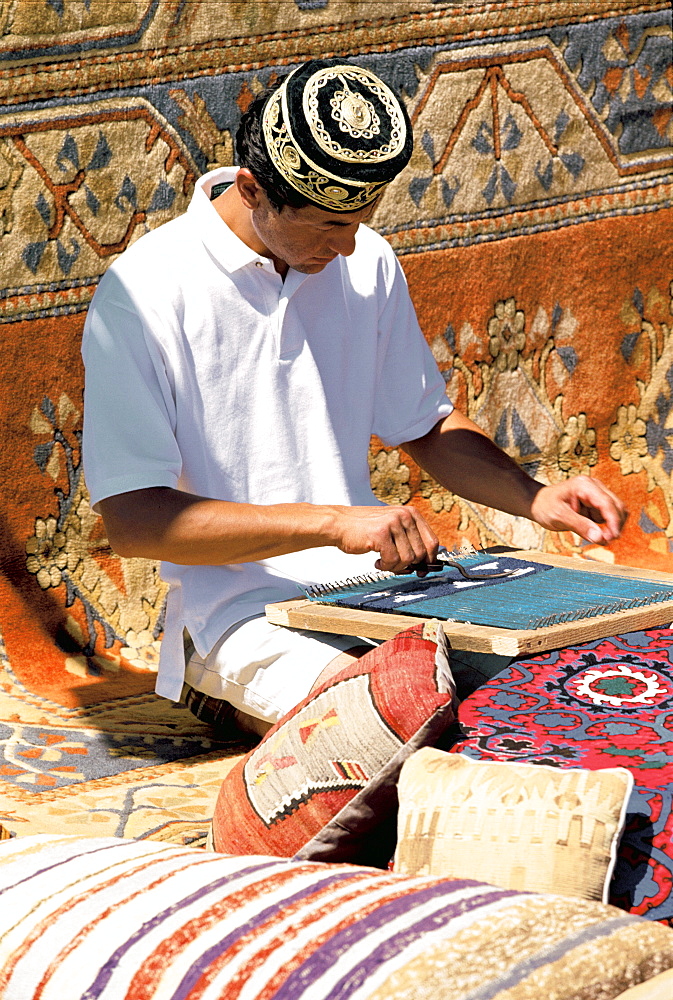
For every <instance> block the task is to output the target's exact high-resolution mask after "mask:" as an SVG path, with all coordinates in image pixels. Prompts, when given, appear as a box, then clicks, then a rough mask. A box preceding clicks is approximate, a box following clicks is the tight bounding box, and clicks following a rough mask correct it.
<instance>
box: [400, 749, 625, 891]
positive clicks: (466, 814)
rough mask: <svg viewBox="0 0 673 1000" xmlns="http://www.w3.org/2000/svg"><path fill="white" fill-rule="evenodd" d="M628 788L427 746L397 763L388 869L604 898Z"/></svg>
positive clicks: (602, 775) (605, 779)
mask: <svg viewBox="0 0 673 1000" xmlns="http://www.w3.org/2000/svg"><path fill="white" fill-rule="evenodd" d="M632 788H633V778H632V776H631V774H630V773H629V772H628V771H627V770H625V769H624V768H622V767H616V768H609V769H605V770H602V771H589V770H586V769H585V768H577V769H574V770H571V771H561V770H559V769H558V768H556V767H544V766H541V765H534V764H513V763H507V762H503V761H497V762H490V761H475V760H470V759H469V758H468V757H464V756H462V755H461V754H457V753H456V754H450V753H442V752H441V751H440V750H434V749H433V748H432V747H426V748H425V749H423V750H419V751H418V752H417V753H415V754H414V755H413V756H412V757H411V758H410V759H409V760H408V761H407V762H406V763H405V764H404V766H403V768H402V772H401V774H400V780H399V782H398V794H399V799H400V809H399V819H398V831H399V837H398V842H397V850H396V852H395V871H399V872H402V873H403V874H405V875H419V874H420V875H449V876H452V877H454V878H455V877H456V876H461V875H463V874H465V872H469V873H470V875H471V876H473V877H474V878H478V879H481V880H482V881H484V882H491V883H492V884H493V885H499V886H502V887H503V888H505V889H524V890H529V891H533V892H554V893H558V894H559V895H562V896H580V897H583V898H584V899H599V900H601V901H602V902H604V903H606V902H607V900H608V885H609V882H610V876H611V874H612V869H613V867H614V864H615V859H616V856H617V842H618V839H619V835H620V833H621V831H622V828H623V826H624V821H625V815H626V803H627V801H628V797H629V794H630V792H631V789H632Z"/></svg>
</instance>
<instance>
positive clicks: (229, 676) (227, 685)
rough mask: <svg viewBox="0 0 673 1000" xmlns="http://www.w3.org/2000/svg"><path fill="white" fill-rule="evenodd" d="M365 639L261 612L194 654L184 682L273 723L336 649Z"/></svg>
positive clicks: (298, 697) (309, 684) (296, 700)
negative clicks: (291, 624) (274, 620)
mask: <svg viewBox="0 0 673 1000" xmlns="http://www.w3.org/2000/svg"><path fill="white" fill-rule="evenodd" d="M368 643H369V640H367V639H360V638H358V637H357V636H353V635H332V634H331V633H329V632H306V631H304V630H302V629H294V628H284V627H283V626H282V625H271V624H270V622H268V621H267V620H266V618H265V617H264V615H259V616H258V617H255V618H250V619H248V620H247V621H244V622H242V623H239V624H238V625H235V626H233V627H232V628H231V629H229V630H228V631H227V632H225V633H224V635H223V636H222V638H221V639H219V640H218V642H216V644H215V645H214V647H213V648H212V649H211V651H210V653H208V655H207V656H206V657H205V658H204V657H202V656H199V654H198V653H196V652H193V653H192V655H191V656H190V657H189V659H188V661H187V666H186V671H185V683H186V684H189V685H190V687H193V688H194V689H195V690H196V691H202V692H203V693H204V694H207V695H210V697H212V698H220V699H221V700H223V701H227V702H229V704H230V705H233V706H234V708H238V709H239V710H240V711H242V712H246V713H247V714H248V715H253V716H254V717H255V718H257V719H264V721H265V722H271V723H273V722H277V721H278V719H280V717H281V716H283V715H285V714H286V713H287V712H289V711H290V709H292V708H294V707H295V705H297V704H298V703H299V702H300V701H301V700H302V699H303V698H305V697H306V695H307V694H308V693H309V691H310V690H311V688H312V687H313V685H314V684H315V682H316V680H317V679H318V677H319V676H320V674H321V673H322V671H323V670H324V668H325V667H326V666H327V664H328V663H330V662H331V661H332V660H333V659H334V658H335V657H336V656H338V655H339V653H342V652H344V651H345V650H347V649H352V647H353V646H362V645H367V644H368ZM374 645H376V643H372V646H374Z"/></svg>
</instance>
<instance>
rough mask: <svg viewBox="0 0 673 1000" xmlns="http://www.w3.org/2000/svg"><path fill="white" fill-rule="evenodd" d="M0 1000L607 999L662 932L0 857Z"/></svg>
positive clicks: (447, 885) (572, 908)
mask: <svg viewBox="0 0 673 1000" xmlns="http://www.w3.org/2000/svg"><path fill="white" fill-rule="evenodd" d="M0 892H1V893H2V898H1V900H0V996H2V997H3V1000H326V998H335V1000H336V998H339V1000H418V998H419V997H420V996H422V997H423V998H424V1000H464V998H466V997H470V998H472V1000H478V998H479V1000H506V998H507V1000H512V998H513V997H514V996H516V997H524V996H525V997H552V996H553V997H554V998H556V1000H570V998H571V997H572V998H573V1000H580V998H587V1000H588V998H592V1000H595V998H597V997H600V1000H610V998H614V997H617V996H618V995H619V993H620V992H622V991H623V990H624V989H626V988H628V987H630V986H633V985H635V984H637V983H640V982H643V981H645V980H647V979H648V978H650V977H652V976H654V975H657V974H658V973H660V972H662V971H663V970H666V969H669V968H672V967H673V931H671V930H669V929H668V928H666V927H662V926H661V925H659V924H656V923H653V922H651V921H645V920H642V919H641V918H639V917H635V916H632V915H630V914H625V913H623V912H622V911H621V910H617V909H614V908H612V907H609V906H605V905H603V904H601V903H595V902H589V901H586V900H576V899H567V898H561V897H557V896H542V895H536V894H525V893H520V892H516V891H514V890H507V889H496V888H494V887H492V886H489V885H484V884H482V883H478V882H474V881H470V880H464V879H460V880H448V879H437V878H429V877H422V878H409V877H407V876H401V875H396V874H393V873H392V872H381V871H378V870H373V869H370V868H361V867H355V866H349V865H324V864H318V863H315V862H297V861H290V860H286V859H279V858H274V857H267V856H264V857H259V856H247V857H233V856H228V855H219V854H209V853H206V852H200V851H196V850H193V849H190V848H178V847H169V846H166V845H164V844H159V843H155V842H151V841H139V842H136V841H128V840H117V839H113V838H96V839H91V840H80V839H76V838H74V837H73V838H71V837H56V836H33V837H26V838H24V839H17V840H12V841H8V842H6V843H4V844H2V845H0Z"/></svg>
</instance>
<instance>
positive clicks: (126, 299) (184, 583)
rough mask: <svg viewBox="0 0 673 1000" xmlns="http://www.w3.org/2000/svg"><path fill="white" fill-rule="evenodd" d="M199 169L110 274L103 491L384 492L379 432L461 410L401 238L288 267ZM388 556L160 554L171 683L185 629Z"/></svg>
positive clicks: (103, 331)
mask: <svg viewBox="0 0 673 1000" xmlns="http://www.w3.org/2000/svg"><path fill="white" fill-rule="evenodd" d="M235 174H236V169H235V168H227V169H224V170H217V171H212V172H211V173H209V174H206V175H205V176H204V177H202V178H201V180H200V182H199V184H198V186H197V189H196V191H195V193H194V196H193V199H192V201H191V203H190V206H189V209H188V211H187V212H186V213H185V214H184V215H183V216H181V217H180V218H178V219H175V220H174V221H172V222H169V223H167V224H166V225H164V226H161V227H160V228H159V229H157V230H154V231H153V232H150V233H148V234H147V235H145V236H143V237H142V238H141V239H140V240H138V241H137V242H136V243H135V244H134V245H133V246H131V247H130V248H129V249H128V250H127V251H126V252H125V253H124V254H123V255H122V256H121V257H120V258H119V260H117V261H116V262H115V263H114V264H113V265H112V266H111V267H110V268H109V270H108V271H107V273H106V275H105V276H104V278H103V279H102V281H101V283H100V286H99V288H98V290H97V292H96V295H95V296H94V300H93V302H92V305H91V307H90V309H89V313H88V316H87V320H86V325H85V330H84V342H83V347H82V353H83V357H84V363H85V366H86V392H85V419H84V469H85V475H86V482H87V486H88V489H89V492H90V494H91V502H92V504H93V505H95V504H96V503H98V501H100V500H102V499H104V498H105V497H109V496H114V495H116V494H119V493H125V492H127V491H130V490H138V489H143V488H145V487H154V486H167V487H171V488H173V489H178V490H184V491H186V492H188V493H194V494H198V495H200V496H204V497H211V498H214V499H221V500H229V501H234V502H245V503H256V504H274V503H299V502H307V503H314V504H353V505H356V504H365V505H375V504H379V501H378V500H377V499H376V497H375V496H374V495H373V493H372V491H371V487H370V483H369V467H368V462H367V454H368V447H369V440H370V435H371V434H372V433H374V434H377V435H378V436H379V437H380V438H382V440H383V441H385V442H386V443H388V444H390V445H397V444H400V443H401V442H403V441H407V440H412V439H414V438H417V437H421V436H422V435H423V434H425V433H427V432H428V431H429V430H430V429H431V428H432V427H433V426H434V424H435V423H436V422H437V420H439V419H440V417H442V416H444V415H446V414H448V413H450V412H451V408H452V407H451V403H450V402H449V400H448V399H447V397H446V395H445V384H444V380H443V378H442V376H441V375H440V373H439V371H438V370H437V366H436V364H435V362H434V359H433V358H432V355H431V353H430V351H429V349H428V347H427V344H426V342H425V339H424V337H423V335H422V333H421V331H420V329H419V326H418V323H417V320H416V316H415V313H414V309H413V306H412V304H411V301H410V299H409V294H408V291H407V286H406V281H405V278H404V275H403V273H402V270H401V268H400V266H399V264H398V262H397V260H396V258H395V255H394V254H393V252H392V250H391V249H390V247H389V246H388V244H387V243H386V242H385V240H383V239H382V238H381V237H380V236H378V235H377V234H376V233H374V232H373V231H372V230H370V229H367V228H366V227H365V226H360V228H359V230H358V233H357V237H356V249H355V252H354V253H353V254H352V255H351V256H350V257H337V258H336V259H335V260H334V261H332V262H330V263H329V264H328V265H327V267H326V268H325V269H324V270H323V271H322V272H320V273H319V274H315V275H304V274H300V273H299V272H297V271H294V270H292V269H290V270H289V271H288V273H287V275H286V277H285V281H283V280H282V279H281V277H280V275H279V274H277V273H276V271H275V270H274V267H273V263H272V262H271V261H270V260H269V259H268V258H265V257H261V256H259V254H257V253H255V251H254V250H251V249H250V248H249V247H248V246H247V245H246V244H244V243H243V242H242V241H241V240H239V239H238V237H237V236H235V235H234V233H233V232H231V230H230V229H229V228H228V227H227V226H226V224H225V223H224V222H223V221H222V219H221V218H220V217H219V215H218V214H217V212H216V210H215V208H214V207H213V205H212V204H211V202H210V190H211V187H212V185H213V184H215V183H219V182H222V181H230V180H233V178H234V176H235ZM375 558H376V557H375V556H374V555H372V554H368V555H366V556H347V555H345V554H344V553H342V552H340V551H339V550H338V549H336V548H332V547H323V548H317V549H309V550H306V551H303V552H296V553H292V554H289V555H284V556H277V557H274V558H271V559H265V560H263V561H260V562H257V563H244V564H239V565H231V566H182V565H175V564H173V563H163V564H162V577H163V578H164V579H165V580H166V581H167V582H168V583H169V584H170V591H169V596H168V603H167V617H166V629H165V634H164V641H163V643H162V653H161V664H160V668H159V677H158V681H157V692H158V693H159V694H161V695H164V696H165V697H167V698H172V699H174V700H177V699H178V698H179V697H180V691H181V686H182V679H183V674H184V661H183V656H182V641H181V636H182V630H183V627H185V626H186V627H187V629H188V630H189V632H190V634H191V636H192V639H193V641H194V644H195V646H196V649H197V652H198V653H199V654H200V655H201V656H206V655H207V653H208V652H209V651H210V649H211V648H212V647H213V645H214V644H215V642H216V641H217V639H218V638H219V637H220V635H222V633H223V632H224V631H225V630H226V629H227V628H229V627H230V626H231V625H233V624H234V623H236V622H238V621H241V620H242V619H244V618H247V617H249V616H251V615H254V614H258V613H259V612H260V611H263V608H264V605H265V604H266V603H269V602H273V601H280V600H285V599H287V598H290V597H294V596H298V594H299V590H298V584H307V583H314V582H325V581H328V580H333V579H341V578H343V577H347V576H350V575H353V574H354V573H358V572H361V571H363V570H364V569H366V568H369V567H371V566H372V564H373V561H374V559H375Z"/></svg>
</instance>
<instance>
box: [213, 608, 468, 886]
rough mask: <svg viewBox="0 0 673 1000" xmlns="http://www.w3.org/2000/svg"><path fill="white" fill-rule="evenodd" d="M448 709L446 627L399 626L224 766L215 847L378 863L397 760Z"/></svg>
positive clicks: (443, 724) (384, 847) (385, 844)
mask: <svg viewBox="0 0 673 1000" xmlns="http://www.w3.org/2000/svg"><path fill="white" fill-rule="evenodd" d="M454 719H455V686H454V682H453V677H452V675H451V668H450V666H449V661H448V657H447V652H446V645H445V639H444V633H443V632H442V630H441V628H440V627H439V626H438V625H437V623H436V622H428V623H426V624H425V625H416V626H414V627H413V628H410V629H407V630H406V631H404V632H401V633H400V634H399V635H397V636H396V637H395V638H394V639H391V640H389V641H388V642H386V643H383V645H381V646H378V647H377V648H376V649H374V650H372V652H371V653H367V654H365V656H363V657H362V658H361V659H360V660H358V661H356V662H355V663H353V664H352V665H351V666H349V667H347V668H346V669H345V670H343V671H341V672H340V673H339V674H337V675H336V676H335V677H334V678H332V679H331V680H330V681H329V682H327V683H326V684H325V685H323V686H322V687H321V688H319V689H316V690H315V691H314V692H312V693H311V694H310V695H309V696H308V698H306V699H304V701H302V702H300V704H299V705H298V706H297V708H296V709H294V710H293V711H292V712H289V713H288V714H287V715H285V716H283V718H282V719H280V720H279V721H278V722H277V723H276V725H275V726H274V727H273V728H272V729H270V730H269V732H268V733H267V735H266V737H265V738H264V740H263V741H262V742H261V743H260V744H259V746H258V747H256V748H255V749H254V750H252V751H251V752H250V753H249V754H248V755H247V756H246V757H244V758H243V760H242V761H241V762H240V764H238V765H236V767H234V768H233V769H232V770H231V771H230V772H229V774H228V775H227V777H226V778H225V780H224V782H223V784H222V788H221V790H220V794H219V797H218V800H217V804H216V807H215V815H214V818H213V837H214V843H215V848H216V849H217V850H218V851H225V852H227V853H231V854H252V853H259V852H264V853H270V854H278V855H281V856H283V857H290V856H291V855H293V854H296V853H297V852H301V855H300V856H301V857H302V858H304V859H307V860H308V859H311V860H320V861H350V862H357V863H360V864H374V865H378V866H380V867H385V865H386V864H387V863H388V861H389V860H390V858H391V857H392V854H393V851H394V847H395V811H396V807H397V791H396V782H397V778H398V775H399V772H400V768H401V766H402V764H403V762H404V760H405V759H406V758H407V757H408V756H409V754H411V753H413V751H414V750H418V749H419V748H420V747H423V746H426V745H431V744H433V743H435V742H436V741H437V740H438V739H439V738H440V736H442V734H443V733H444V732H445V731H446V729H447V728H448V727H449V726H450V724H451V723H452V722H453V721H454Z"/></svg>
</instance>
